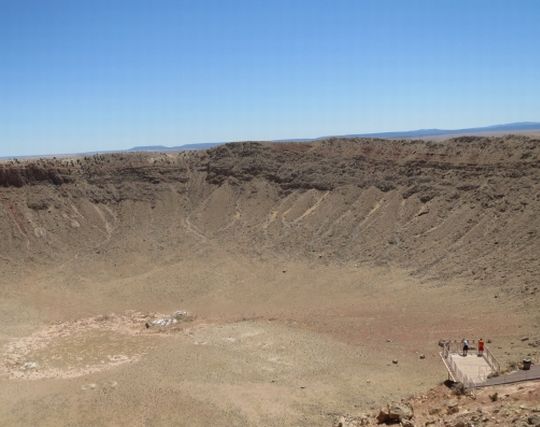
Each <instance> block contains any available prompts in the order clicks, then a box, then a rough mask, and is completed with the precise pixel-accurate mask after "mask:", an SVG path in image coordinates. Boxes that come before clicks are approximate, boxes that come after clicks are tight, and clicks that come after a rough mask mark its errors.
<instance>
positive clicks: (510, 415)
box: [334, 382, 540, 427]
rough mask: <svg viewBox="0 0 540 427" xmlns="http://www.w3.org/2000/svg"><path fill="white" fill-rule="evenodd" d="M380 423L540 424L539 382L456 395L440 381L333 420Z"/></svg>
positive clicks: (352, 424) (351, 426)
mask: <svg viewBox="0 0 540 427" xmlns="http://www.w3.org/2000/svg"><path fill="white" fill-rule="evenodd" d="M495 394H496V395H497V398H496V399H493V396H494V395H495ZM378 425H396V426H401V427H415V426H416V427H418V426H434V427H438V426H440V427H479V426H482V427H488V426H523V427H525V426H540V382H530V383H521V384H513V385H505V386H497V387H490V388H485V389H478V390H475V391H474V392H469V393H467V394H466V395H456V394H455V391H453V390H451V389H449V388H447V387H446V386H442V385H441V386H439V387H436V388H434V389H433V390H431V391H429V392H428V393H427V394H425V395H420V396H415V397H412V398H410V399H408V400H407V401H404V402H399V403H395V402H393V403H389V404H387V405H386V406H385V407H384V408H383V409H381V410H380V411H379V412H378V413H372V414H368V415H365V414H363V415H358V416H354V415H344V416H340V417H338V418H337V419H336V421H335V422H334V426H339V427H357V426H378Z"/></svg>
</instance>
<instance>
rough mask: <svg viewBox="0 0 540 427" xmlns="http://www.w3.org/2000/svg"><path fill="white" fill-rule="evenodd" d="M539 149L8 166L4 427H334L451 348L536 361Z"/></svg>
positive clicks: (412, 384)
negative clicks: (475, 346) (176, 317)
mask: <svg viewBox="0 0 540 427" xmlns="http://www.w3.org/2000/svg"><path fill="white" fill-rule="evenodd" d="M524 138H525V137H519V138H518V139H517V140H515V141H514V142H512V141H507V140H504V141H501V140H498V139H494V140H486V139H480V140H478V141H476V140H475V141H476V142H474V141H473V143H472V145H471V147H469V148H467V144H471V143H470V142H466V141H465V142H460V141H458V142H456V144H457V145H456V146H457V147H458V148H456V146H451V147H450V148H448V147H445V145H444V144H442V145H441V143H437V144H435V145H431V143H426V142H423V141H421V142H407V143H405V142H403V143H400V142H392V146H391V147H389V148H385V149H382V152H379V153H378V154H373V150H374V149H379V148H378V146H377V144H378V143H377V144H376V143H374V142H370V141H368V142H357V143H355V144H356V145H355V144H353V143H351V142H339V143H336V145H335V147H334V151H333V152H331V153H333V154H328V155H327V152H330V151H329V150H330V148H329V146H328V145H326V144H325V143H321V144H314V145H313V144H305V146H306V147H308V149H309V150H311V151H309V152H306V148H305V147H303V146H300V145H298V144H282V145H280V146H279V147H277V148H272V147H273V146H270V147H271V148H265V147H268V145H263V144H258V145H257V144H254V145H250V144H248V145H240V146H233V147H232V148H229V147H227V146H226V147H225V148H224V147H220V148H218V149H215V150H210V151H209V152H208V153H182V154H178V155H176V154H175V155H167V156H165V155H155V156H142V157H140V156H138V155H132V156H127V157H125V158H120V157H118V156H120V155H111V156H97V157H94V158H87V159H79V163H77V161H76V159H68V160H61V161H60V160H58V161H53V160H47V161H42V162H41V163H40V162H37V163H28V164H22V165H20V164H10V165H7V166H6V165H4V166H3V168H4V169H2V171H0V172H1V173H0V183H1V185H3V187H0V202H1V203H0V230H1V231H2V239H1V241H0V267H1V272H2V274H1V276H0V322H1V324H2V328H1V329H0V354H1V355H2V360H1V361H0V425H6V426H8V425H9V426H12V425H46V426H48V425H50V426H58V425H77V426H79V425H80V426H87V425H88V426H90V425H111V426H123V425H130V426H133V425H149V426H153V425H163V426H168V425H190V426H197V425H201V426H202V425H204V426H208V425H215V426H220V425H228V426H230V425H239V426H241V425H246V426H247V425H262V426H284V425H291V426H313V425H321V426H330V425H332V424H333V423H334V421H335V419H336V415H337V414H355V413H359V412H363V411H370V410H374V409H376V408H378V407H379V406H380V405H381V402H386V401H388V400H390V399H400V398H403V397H406V396H410V395H413V394H418V393H424V392H426V391H427V390H429V389H431V388H433V387H435V386H437V385H439V384H440V383H441V382H442V381H444V380H445V379H446V372H445V370H444V367H443V365H442V363H441V361H440V358H439V355H438V351H439V348H438V346H437V342H438V341H439V339H441V338H453V339H461V338H462V337H468V338H473V339H474V338H479V337H480V336H481V337H483V338H484V339H485V340H488V339H489V340H490V341H491V342H490V344H488V345H489V346H490V348H491V349H492V351H493V352H494V354H495V355H496V356H497V357H498V358H499V359H500V361H501V363H502V364H503V365H506V364H508V363H511V362H513V361H516V360H520V358H522V357H524V356H525V355H527V354H530V355H531V357H533V358H538V356H539V351H540V348H539V347H534V346H532V345H530V344H533V343H535V342H536V340H540V315H539V311H538V306H539V304H540V301H539V295H540V294H539V293H538V285H539V283H538V260H537V254H538V250H539V242H538V238H537V234H536V233H537V230H538V218H539V216H538V211H539V210H538V205H539V201H538V197H540V196H539V193H538V189H539V186H538V180H539V172H538V167H537V165H538V144H536V143H535V142H534V141H533V142H531V141H532V140H529V139H524ZM486 141H487V142H486ZM476 143H478V144H486V145H485V146H484V148H480V147H479V146H476V145H474V144H476ZM373 144H375V145H373ZM400 144H402V145H400ZM512 144H514V145H512ZM512 146H514V148H515V151H512V153H513V154H512V156H513V157H511V158H510V159H509V160H508V162H509V163H507V164H503V163H501V162H502V160H501V159H503V158H504V157H505V156H506V155H507V154H505V153H508V152H509V151H508V147H510V148H511V147H512ZM235 147H236V148H235ZM242 147H243V148H242ZM310 147H312V148H310ZM374 147H375V148H374ZM399 147H401V149H402V150H404V151H400V153H401V154H399V153H395V152H393V150H395V149H397V148H399ZM268 150H270V151H268ZM287 150H289V151H287ZM459 150H465V152H464V153H462V154H459V155H458V154H456V153H454V151H459ZM467 150H468V151H467ZM405 152H406V153H405ZM449 152H451V153H453V154H452V156H454V157H452V160H451V161H449V160H444V159H445V158H446V159H448V158H449V156H450V154H448V153H449ZM336 153H337V154H336ZM360 153H364V154H362V156H365V157H359V156H360ZM390 153H393V154H392V155H393V156H394V157H393V158H394V159H396V160H395V164H392V163H388V162H387V163H384V164H381V163H378V162H379V160H381V159H386V160H388V156H389V155H390ZM478 153H480V154H478ZM443 154H444V155H443ZM482 154H484V155H482ZM479 155H480V156H479ZM275 156H277V157H275ZM318 156H320V158H319V157H318ZM366 156H367V157H366ZM370 156H371V157H370ZM445 156H446V157H445ZM433 157H437V160H433ZM318 158H319V160H317V159H318ZM464 158H466V159H467V161H466V162H465V161H464V160H463V159H464ZM280 159H281V160H280ZM283 159H292V160H290V162H291V164H287V163H286V162H285V160H283ZM351 159H352V160H351ZM403 159H407V160H406V161H405V160H403ZM426 159H428V160H426ZM430 159H431V160H430ZM474 159H476V160H475V161H476V163H475V166H473V165H472V163H471V162H472V161H473V160H474ZM349 160H351V161H353V163H351V164H349V163H347V164H345V163H346V162H348V161H349ZM55 162H56V163H55ZM317 162H319V163H317ZM328 162H330V163H331V164H329V163H328ZM332 162H333V163H332ZM354 162H357V163H354ZM358 162H359V163H358ZM407 162H409V163H407ZM410 162H413V163H414V166H411V163H410ZM418 162H420V163H418ZM422 162H427V163H422ZM445 162H447V163H445ZM512 162H514V163H515V164H514V163H512ZM314 165H315V166H317V165H318V166H317V167H315V166H314ZM336 165H340V166H339V168H338V167H337V166H336ZM354 165H356V166H354ZM511 165H514V167H513V168H511V167H510V166H511ZM368 166H369V170H368ZM411 168H412V169H411ZM409 169H411V170H413V171H414V174H412V175H411V173H409V172H407V170H409ZM272 170H274V172H275V173H274V175H272V174H271V173H270V172H271V171H272ZM295 170H296V172H295ZM44 171H45V172H44ZM330 171H333V172H332V173H333V175H329V174H330ZM336 171H341V172H339V173H338V172H336ZM464 171H466V172H464ZM515 171H519V173H517V172H515ZM428 174H429V177H430V180H429V181H428V180H426V178H425V177H426V176H428ZM332 176H333V177H334V178H332ZM392 176H394V178H392ZM331 178H332V179H331ZM287 180H288V181H287ZM409 180H411V181H410V182H409ZM390 181H392V182H394V185H393V188H387V187H385V184H384V183H387V182H390ZM471 182H476V183H479V184H474V185H477V186H478V187H477V188H473V187H470V186H471V185H473V184H471ZM285 183H288V184H286V185H285ZM415 185H416V186H417V188H416V189H414V190H413V189H412V187H414V186H415ZM284 186H285V187H287V188H284ZM379 187H380V188H379ZM458 187H459V188H461V189H459V188H458ZM411 191H412V194H409V193H410V192H411ZM454 193H456V194H458V196H457V197H455V196H454V195H453V194H454ZM501 194H502V196H500V197H499V196H497V195H501ZM405 196H407V197H405ZM525 201H526V203H525V204H523V203H522V202H525ZM177 310H186V311H187V312H189V313H190V314H191V315H192V317H189V318H188V319H184V320H180V321H179V322H178V323H177V324H175V325H174V326H173V327H164V328H160V327H156V326H151V327H149V328H147V327H146V324H147V323H148V322H151V321H152V320H155V319H159V318H167V316H170V315H171V314H172V313H174V312H175V311H177ZM522 338H528V339H526V340H522ZM539 342H540V341H539ZM420 355H424V356H425V358H421V357H420ZM394 360H396V361H397V363H393V361H394Z"/></svg>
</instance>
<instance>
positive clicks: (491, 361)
mask: <svg viewBox="0 0 540 427" xmlns="http://www.w3.org/2000/svg"><path fill="white" fill-rule="evenodd" d="M483 356H484V358H485V359H486V362H487V363H488V365H489V366H491V369H493V370H494V371H495V372H496V373H498V374H499V373H500V372H501V364H500V363H499V361H498V360H497V359H496V358H495V356H493V353H492V352H491V351H490V350H489V348H487V347H485V348H484V354H483Z"/></svg>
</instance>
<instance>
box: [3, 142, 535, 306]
mask: <svg viewBox="0 0 540 427" xmlns="http://www.w3.org/2000/svg"><path fill="white" fill-rule="evenodd" d="M539 142H540V141H539V140H536V139H531V138H528V137H524V136H513V137H504V138H479V137H462V138H457V139H453V140H448V141H444V142H437V143H435V142H426V141H384V140H367V139H358V140H354V139H353V140H339V139H330V140H325V141H321V142H316V143H311V144H262V143H236V144H228V145H225V146H220V147H217V148H214V149H211V150H208V151H207V152H188V153H179V154H163V155H150V154H147V155H144V154H110V155H98V156H94V157H85V158H77V159H49V160H35V161H27V162H22V163H19V162H7V163H3V164H0V202H1V204H0V231H1V233H2V236H4V238H3V239H2V242H1V243H0V262H1V261H4V262H9V263H11V264H17V263H21V262H27V261H28V260H30V259H32V260H34V261H37V262H46V261H47V260H49V259H58V258H62V257H63V256H66V254H67V253H70V252H71V250H72V247H73V245H74V244H75V245H79V246H83V247H84V248H86V249H89V250H93V249H94V248H95V246H96V245H100V244H101V243H102V242H103V240H104V239H111V238H112V236H113V235H114V237H115V238H117V239H113V240H118V239H121V238H123V237H124V238H125V237H128V235H133V234H134V233H135V234H136V233H137V228H136V227H129V229H126V228H125V227H122V226H123V225H124V226H125V225H126V224H127V223H131V224H132V225H138V226H140V227H144V226H145V221H147V220H148V219H149V218H151V221H152V223H153V224H154V227H156V229H155V233H156V234H159V235H160V236H161V240H162V242H161V244H162V245H164V246H165V247H166V246H168V245H173V246H174V245H178V244H179V241H185V240H189V239H195V240H201V239H206V238H209V239H212V240H214V241H218V242H222V244H223V245H226V246H231V247H234V249H235V250H241V251H246V252H249V253H258V254H263V253H271V254H282V255H285V256H291V255H292V256H298V257H311V258H319V259H322V260H337V261H340V262H341V261H344V262H348V261H351V262H356V263H364V262H368V263H375V264H395V265H399V266H401V267H405V268H408V269H411V270H412V271H414V272H416V273H417V274H420V275H423V276H426V277H431V278H437V279H441V280H444V279H447V278H453V279H455V278H462V279H463V280H465V281H468V282H470V283H481V284H485V285H500V286H502V287H504V288H507V289H514V290H515V289H518V291H519V292H521V293H522V294H523V297H524V298H525V299H527V298H529V299H530V298H534V297H535V295H538V294H537V293H538V291H539V283H538V280H537V274H536V273H537V272H538V270H539V267H540V264H539V263H540V261H539V258H538V257H537V256H536V254H537V253H538V252H539V250H540V243H539V238H538V230H539V229H540V219H539V218H540V216H539V215H538V212H539V206H540V192H539V188H540V186H539V181H540V145H539ZM96 230H99V232H98V233H96ZM147 244H148V245H151V242H148V243H147ZM128 250H129V249H128Z"/></svg>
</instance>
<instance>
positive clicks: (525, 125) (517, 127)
mask: <svg viewBox="0 0 540 427" xmlns="http://www.w3.org/2000/svg"><path fill="white" fill-rule="evenodd" d="M535 132H538V133H540V122H517V123H506V124H500V125H492V126H484V127H476V128H464V129H417V130H407V131H397V132H375V133H354V134H347V135H328V136H324V137H318V138H294V139H279V140H271V141H268V142H311V141H317V140H320V139H326V138H387V139H415V138H421V139H424V138H435V139H444V138H452V137H455V136H462V135H486V136H487V135H497V134H510V133H535ZM223 144H227V142H206V143H201V144H186V145H179V146H175V147H167V146H164V145H146V146H140V147H133V148H130V149H129V150H127V151H134V152H145V151H146V152H148V151H149V152H178V151H188V150H206V149H208V148H212V147H216V146H218V145H223Z"/></svg>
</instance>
